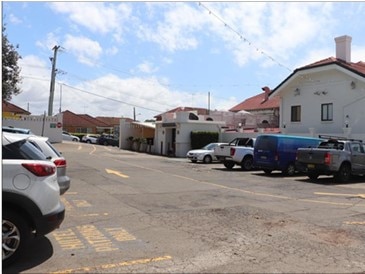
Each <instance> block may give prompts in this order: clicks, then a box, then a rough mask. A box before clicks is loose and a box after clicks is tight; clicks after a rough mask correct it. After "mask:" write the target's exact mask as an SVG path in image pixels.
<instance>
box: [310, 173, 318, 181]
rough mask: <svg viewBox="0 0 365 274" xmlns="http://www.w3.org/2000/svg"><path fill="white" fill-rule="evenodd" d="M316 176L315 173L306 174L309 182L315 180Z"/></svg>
mask: <svg viewBox="0 0 365 274" xmlns="http://www.w3.org/2000/svg"><path fill="white" fill-rule="evenodd" d="M318 176H319V174H318V173H315V172H309V173H308V177H309V179H311V180H317V178H318Z"/></svg>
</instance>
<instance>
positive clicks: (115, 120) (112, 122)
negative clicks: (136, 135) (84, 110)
mask: <svg viewBox="0 0 365 274" xmlns="http://www.w3.org/2000/svg"><path fill="white" fill-rule="evenodd" d="M95 118H96V119H97V120H99V121H101V122H103V123H104V124H106V125H107V126H109V127H112V126H119V125H120V117H101V116H98V117H95ZM131 121H132V119H131Z"/></svg>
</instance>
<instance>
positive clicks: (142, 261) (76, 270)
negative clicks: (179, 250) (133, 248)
mask: <svg viewBox="0 0 365 274" xmlns="http://www.w3.org/2000/svg"><path fill="white" fill-rule="evenodd" d="M171 259H172V257H171V256H169V255H167V256H162V257H156V258H147V259H139V260H132V261H124V262H120V263H114V264H103V265H99V266H92V267H80V268H74V269H65V270H61V271H56V272H51V273H53V274H63V273H85V272H95V271H94V270H96V269H111V268H116V267H123V266H132V265H138V264H148V263H154V262H160V261H166V260H171Z"/></svg>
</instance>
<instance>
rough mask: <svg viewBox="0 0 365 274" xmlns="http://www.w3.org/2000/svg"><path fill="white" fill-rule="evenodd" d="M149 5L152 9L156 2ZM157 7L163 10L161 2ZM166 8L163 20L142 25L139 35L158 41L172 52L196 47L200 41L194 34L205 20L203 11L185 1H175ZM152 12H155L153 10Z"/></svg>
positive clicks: (148, 39) (163, 47) (162, 46)
mask: <svg viewBox="0 0 365 274" xmlns="http://www.w3.org/2000/svg"><path fill="white" fill-rule="evenodd" d="M149 7H150V9H151V10H152V7H154V3H153V4H152V3H151V4H150V5H149ZM156 7H157V8H159V9H161V10H163V7H162V6H161V5H160V4H157V5H156ZM165 8H166V9H167V10H166V11H165V12H164V13H163V16H164V17H163V20H161V21H158V22H157V23H156V25H152V26H151V24H145V25H143V24H142V25H140V27H139V32H138V35H139V37H140V38H141V39H144V40H146V41H151V42H154V43H157V44H159V45H160V47H161V48H162V49H165V50H168V51H170V52H174V51H177V50H188V49H195V48H196V47H197V46H198V44H199V42H198V38H196V37H195V36H194V34H195V32H196V31H198V30H201V28H202V22H203V21H205V19H204V18H203V17H202V16H201V12H200V11H199V10H197V9H196V8H192V7H191V4H185V3H173V4H171V5H167V6H165ZM151 14H155V13H154V12H151Z"/></svg>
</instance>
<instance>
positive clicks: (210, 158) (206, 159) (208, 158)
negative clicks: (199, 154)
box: [203, 155, 212, 164]
mask: <svg viewBox="0 0 365 274" xmlns="http://www.w3.org/2000/svg"><path fill="white" fill-rule="evenodd" d="M211 162H212V157H211V156H210V155H205V156H204V158H203V163H204V164H210V163H211Z"/></svg>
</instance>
